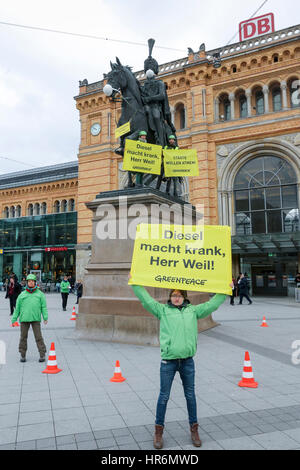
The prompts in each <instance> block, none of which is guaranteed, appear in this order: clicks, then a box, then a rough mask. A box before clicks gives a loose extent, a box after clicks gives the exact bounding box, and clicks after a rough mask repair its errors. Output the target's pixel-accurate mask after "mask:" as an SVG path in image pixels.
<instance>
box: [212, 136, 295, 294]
mask: <svg viewBox="0 0 300 470" xmlns="http://www.w3.org/2000/svg"><path fill="white" fill-rule="evenodd" d="M299 162H300V156H299V154H298V150H297V148H296V147H294V146H292V145H291V144H289V143H287V142H282V141H274V140H273V141H271V140H270V141H268V142H264V143H262V144H257V143H256V145H255V144H248V145H245V146H243V147H240V148H239V149H236V150H235V151H234V152H232V154H231V155H230V156H229V159H228V160H227V162H226V164H225V165H224V167H223V169H221V170H223V171H222V176H221V178H220V184H219V205H220V208H221V211H222V214H220V215H221V217H222V222H223V224H224V225H225V224H228V225H231V227H232V234H233V237H232V251H233V254H234V256H235V258H236V259H238V264H239V270H240V271H241V272H247V273H248V275H249V277H250V278H251V284H252V293H253V294H254V295H274V296H276V295H288V293H289V291H290V292H292V290H293V287H294V283H293V281H294V278H295V275H296V273H297V271H298V257H299V251H300V248H299V247H300V226H299V171H300V164H299ZM226 183H227V184H226ZM226 186H227V187H226Z"/></svg>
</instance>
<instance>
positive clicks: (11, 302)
mask: <svg viewBox="0 0 300 470" xmlns="http://www.w3.org/2000/svg"><path fill="white" fill-rule="evenodd" d="M16 302H17V299H16V298H15V297H9V305H10V314H11V315H12V314H13V313H14V309H15V306H16Z"/></svg>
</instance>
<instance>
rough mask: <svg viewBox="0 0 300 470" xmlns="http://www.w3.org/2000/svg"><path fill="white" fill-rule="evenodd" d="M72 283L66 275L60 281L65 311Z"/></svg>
mask: <svg viewBox="0 0 300 470" xmlns="http://www.w3.org/2000/svg"><path fill="white" fill-rule="evenodd" d="M70 287H71V285H70V283H69V281H68V277H67V276H64V278H63V280H62V281H61V283H60V293H61V298H62V308H63V311H64V312H65V311H66V310H67V302H68V295H69V292H70Z"/></svg>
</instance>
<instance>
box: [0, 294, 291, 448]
mask: <svg viewBox="0 0 300 470" xmlns="http://www.w3.org/2000/svg"><path fill="white" fill-rule="evenodd" d="M253 300H254V301H253V304H252V305H251V306H248V305H242V306H238V305H235V306H234V307H231V306H230V305H229V298H228V299H227V300H226V302H225V303H224V304H223V305H222V306H221V307H220V308H219V310H218V311H217V312H215V313H214V314H213V317H214V319H215V320H216V321H217V322H219V323H220V326H218V327H217V328H214V329H212V330H209V331H206V332H204V333H201V334H200V335H199V342H198V351H197V354H196V356H195V364H196V394H197V404H198V419H199V426H200V436H201V438H202V441H203V446H202V448H201V449H196V448H194V447H193V446H192V445H191V441H190V435H189V427H188V421H187V411H186V402H185V398H184V395H183V390H182V385H181V381H180V378H179V376H178V374H177V376H176V378H175V381H174V383H173V387H172V391H171V397H170V400H169V404H168V409H167V415H166V425H165V432H164V438H165V446H164V449H174V450H185V449H188V450H194V451H197V452H198V451H202V450H222V449H261V450H263V449H300V365H297V364H296V363H295V364H293V362H292V354H294V358H295V359H296V362H297V359H300V304H296V303H295V302H294V300H293V299H291V298H279V299H275V298H271V299H267V298H254V299H253ZM0 301H1V302H0V340H1V341H4V342H5V344H6V364H5V365H0V449H1V450H3V449H17V450H21V449H22V450H23V449H30V450H31V449H47V450H50V449H53V450H54V449H71V450H77V449H78V450H80V449H84V450H87V449H100V450H101V449H102V450H111V449H115V450H120V451H122V450H127V449H130V450H135V449H145V450H153V445H152V436H153V427H154V424H153V423H154V420H155V408H156V401H157V397H158V393H159V365H160V352H159V348H155V347H150V346H149V347H147V346H145V347H144V346H135V345H127V344H119V343H105V342H97V341H84V340H75V339H74V336H72V335H73V332H74V327H75V325H74V323H75V322H73V321H70V318H71V312H72V307H73V305H74V302H75V296H73V295H72V294H71V295H70V296H69V302H68V309H67V312H63V311H62V309H61V300H60V296H59V294H47V302H48V307H49V323H48V325H47V326H44V325H42V331H43V336H44V339H45V342H46V345H47V349H48V352H49V348H50V345H51V342H54V343H55V349H56V357H57V363H58V367H59V368H61V369H62V372H60V373H59V374H56V375H48V374H42V371H43V370H44V369H45V367H46V364H45V363H44V364H41V363H39V362H38V352H37V349H36V345H35V342H34V338H33V333H32V331H31V330H30V332H29V343H28V352H27V362H26V363H24V364H22V363H20V362H19V353H18V342H19V332H20V329H19V328H11V326H10V318H11V317H10V316H9V303H8V300H5V299H4V292H1V293H0ZM263 316H266V320H267V323H268V325H269V328H261V327H260V325H261V322H262V319H263ZM297 340H299V345H297V344H296V343H294V342H295V341H297ZM293 343H294V344H293ZM295 347H296V348H298V349H299V354H298V353H297V349H295ZM246 350H247V351H249V353H250V359H251V364H252V368H253V373H254V378H255V380H256V381H257V382H258V383H259V386H258V388H257V389H249V388H240V387H238V385H237V384H238V382H239V381H240V379H241V377H242V370H243V363H244V355H245V351H246ZM48 352H47V357H48ZM116 360H119V361H120V366H121V370H122V374H123V376H124V377H126V381H125V382H123V383H111V382H110V381H109V379H110V377H112V375H113V373H114V367H115V362H116ZM299 362H300V361H299Z"/></svg>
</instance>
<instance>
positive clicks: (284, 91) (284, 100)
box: [280, 80, 288, 109]
mask: <svg viewBox="0 0 300 470" xmlns="http://www.w3.org/2000/svg"><path fill="white" fill-rule="evenodd" d="M280 88H281V94H282V108H283V109H288V100H287V84H286V81H285V80H283V81H282V82H281V83H280Z"/></svg>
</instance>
